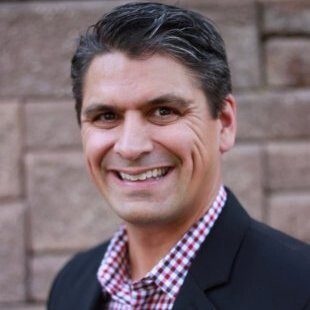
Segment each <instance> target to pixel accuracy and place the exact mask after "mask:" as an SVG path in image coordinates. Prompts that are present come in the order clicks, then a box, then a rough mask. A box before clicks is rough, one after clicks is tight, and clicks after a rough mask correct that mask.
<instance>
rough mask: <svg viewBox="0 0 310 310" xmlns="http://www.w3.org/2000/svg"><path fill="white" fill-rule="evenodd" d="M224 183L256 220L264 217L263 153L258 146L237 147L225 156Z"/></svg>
mask: <svg viewBox="0 0 310 310" xmlns="http://www.w3.org/2000/svg"><path fill="white" fill-rule="evenodd" d="M223 159H224V168H223V170H224V183H225V185H227V186H228V187H229V188H231V189H232V190H233V191H234V193H235V194H236V195H237V197H238V199H239V200H240V201H241V203H242V204H243V206H244V207H245V209H246V210H247V211H248V212H249V213H250V214H251V215H252V216H253V217H255V218H256V219H258V220H262V219H263V216H264V209H263V205H264V201H263V189H262V169H263V167H262V152H261V149H260V147H257V146H247V145H243V146H235V148H233V149H232V150H231V151H229V152H228V153H226V154H225V155H224V158H223Z"/></svg>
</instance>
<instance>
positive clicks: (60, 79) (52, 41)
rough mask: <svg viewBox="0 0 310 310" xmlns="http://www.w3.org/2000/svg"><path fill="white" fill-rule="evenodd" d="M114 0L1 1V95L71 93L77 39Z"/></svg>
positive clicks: (57, 95)
mask: <svg viewBox="0 0 310 310" xmlns="http://www.w3.org/2000/svg"><path fill="white" fill-rule="evenodd" d="M123 2H124V1H123ZM118 3H121V1H98V2H90V3H88V2H79V1H78V2H54V3H53V2H46V3H40V2H31V3H22V4H21V3H12V4H2V5H1V6H0V38H1V39H0V48H1V50H0V51H1V58H0V67H1V76H0V93H1V95H2V96H18V95H41V96H42V95H53V96H55V97H63V96H65V95H70V94H71V87H70V82H69V76H70V59H71V57H72V53H73V50H74V47H75V39H76V38H77V36H78V34H79V33H81V32H82V31H85V29H86V27H87V26H89V25H90V24H92V23H94V22H95V21H96V20H97V19H98V18H99V17H100V16H101V15H102V14H103V13H104V12H105V11H106V10H107V9H110V8H111V7H113V6H115V5H116V4H118ZM12 81H14V83H12Z"/></svg>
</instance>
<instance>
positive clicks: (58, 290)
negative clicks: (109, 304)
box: [48, 242, 109, 309]
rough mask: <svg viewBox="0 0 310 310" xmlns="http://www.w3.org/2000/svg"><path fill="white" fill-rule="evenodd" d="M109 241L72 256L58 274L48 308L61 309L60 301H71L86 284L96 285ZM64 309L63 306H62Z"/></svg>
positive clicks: (51, 291)
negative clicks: (98, 271) (97, 275)
mask: <svg viewBox="0 0 310 310" xmlns="http://www.w3.org/2000/svg"><path fill="white" fill-rule="evenodd" d="M108 244H109V242H105V243H102V244H100V245H97V246H96V247H93V248H91V249H89V250H86V251H83V252H80V253H78V254H76V255H75V256H74V257H73V258H71V259H70V260H69V261H68V262H67V263H66V264H65V266H64V267H63V268H62V269H61V270H60V271H59V272H58V274H57V275H56V277H55V279H54V281H53V284H52V287H51V290H50V294H49V298H48V309H60V307H58V306H56V305H57V304H58V303H59V302H60V301H62V300H66V301H70V298H71V295H72V298H74V296H75V295H77V294H78V292H79V291H81V292H82V291H83V290H84V289H85V284H89V285H91V284H93V286H96V285H97V283H96V276H95V275H96V273H97V270H98V268H99V266H100V263H101V260H102V258H103V256H104V253H105V251H106V249H107V246H108ZM61 309H62V308H61Z"/></svg>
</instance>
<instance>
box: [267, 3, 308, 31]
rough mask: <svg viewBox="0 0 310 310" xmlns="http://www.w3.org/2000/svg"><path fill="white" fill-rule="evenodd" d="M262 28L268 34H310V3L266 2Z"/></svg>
mask: <svg viewBox="0 0 310 310" xmlns="http://www.w3.org/2000/svg"><path fill="white" fill-rule="evenodd" d="M262 27H263V32H265V33H267V34H280V35H281V34H310V2H309V1H307V0H305V1H296V0H291V1H284V2H283V1H280V2H270V1H266V3H264V6H263V24H262Z"/></svg>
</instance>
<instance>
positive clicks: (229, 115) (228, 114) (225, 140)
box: [219, 94, 237, 153]
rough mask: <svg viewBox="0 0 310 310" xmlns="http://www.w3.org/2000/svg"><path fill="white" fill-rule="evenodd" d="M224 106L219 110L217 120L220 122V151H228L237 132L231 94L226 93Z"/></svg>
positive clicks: (234, 104) (233, 99) (234, 101)
mask: <svg viewBox="0 0 310 310" xmlns="http://www.w3.org/2000/svg"><path fill="white" fill-rule="evenodd" d="M224 101H225V102H224V106H223V109H222V111H221V112H220V116H219V120H220V123H221V131H220V152H221V153H225V152H227V151H229V150H230V149H231V148H232V147H233V145H234V144H235V138H236V132H237V119H236V117H237V114H236V110H237V106H236V100H235V98H234V97H233V95H231V94H230V95H228V96H227V97H226V98H225V100H224Z"/></svg>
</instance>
